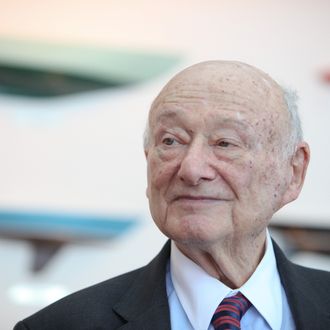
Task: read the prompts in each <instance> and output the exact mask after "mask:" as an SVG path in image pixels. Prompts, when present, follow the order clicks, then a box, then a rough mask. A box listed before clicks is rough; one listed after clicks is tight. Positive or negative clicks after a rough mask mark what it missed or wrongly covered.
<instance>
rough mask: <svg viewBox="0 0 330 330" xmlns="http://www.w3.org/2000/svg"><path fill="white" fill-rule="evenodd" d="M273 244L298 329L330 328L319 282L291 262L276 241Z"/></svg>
mask: <svg viewBox="0 0 330 330" xmlns="http://www.w3.org/2000/svg"><path fill="white" fill-rule="evenodd" d="M273 245H274V251H275V256H276V260H277V267H278V271H279V274H280V277H281V281H282V285H283V287H284V290H285V293H286V295H287V299H288V302H289V305H290V309H291V312H292V316H293V319H294V321H295V324H296V327H297V329H299V330H310V329H319V330H321V329H329V315H328V314H329V311H327V310H326V308H327V307H326V306H324V305H323V303H324V301H323V299H320V297H319V296H318V295H317V293H316V291H315V287H316V286H317V284H316V285H315V283H313V278H311V276H310V273H308V272H306V271H304V268H303V267H300V266H298V265H295V264H293V263H292V262H290V261H289V260H288V259H287V258H286V257H285V255H284V254H283V252H282V251H281V249H280V248H279V247H278V245H277V244H276V243H275V242H274V241H273ZM311 283H313V284H314V285H315V286H312V285H311Z"/></svg>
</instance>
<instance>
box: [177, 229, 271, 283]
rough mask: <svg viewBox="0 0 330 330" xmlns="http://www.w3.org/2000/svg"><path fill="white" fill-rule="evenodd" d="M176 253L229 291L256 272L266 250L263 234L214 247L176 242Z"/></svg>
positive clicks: (223, 241)
mask: <svg viewBox="0 0 330 330" xmlns="http://www.w3.org/2000/svg"><path fill="white" fill-rule="evenodd" d="M176 245H177V247H178V249H179V250H180V251H181V252H182V253H183V254H184V255H185V256H186V257H188V258H189V259H191V260H192V261H194V262H195V263H196V264H197V265H199V266H200V267H201V268H203V269H204V270H205V271H206V272H207V273H208V274H209V275H210V276H212V277H215V278H217V279H218V280H219V281H221V282H222V283H224V284H225V285H227V286H228V287H230V288H232V289H237V288H239V287H241V286H242V285H243V284H244V283H245V282H246V281H247V280H248V279H249V278H250V276H251V275H252V274H253V272H254V271H255V270H256V268H257V266H258V264H259V263H260V261H261V259H262V257H263V255H264V253H265V246H266V231H263V232H262V233H260V234H259V235H258V236H257V237H253V238H252V237H250V238H244V239H242V238H237V237H231V238H230V239H226V240H221V241H220V242H216V243H213V244H202V245H201V244H198V245H197V246H196V245H195V244H185V243H179V242H176Z"/></svg>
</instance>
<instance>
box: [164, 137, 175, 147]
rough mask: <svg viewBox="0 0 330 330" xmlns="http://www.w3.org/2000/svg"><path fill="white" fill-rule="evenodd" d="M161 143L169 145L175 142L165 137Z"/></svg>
mask: <svg viewBox="0 0 330 330" xmlns="http://www.w3.org/2000/svg"><path fill="white" fill-rule="evenodd" d="M162 143H164V144H166V145H167V146H171V145H172V144H174V143H175V139H173V138H170V137H166V138H164V139H163V140H162Z"/></svg>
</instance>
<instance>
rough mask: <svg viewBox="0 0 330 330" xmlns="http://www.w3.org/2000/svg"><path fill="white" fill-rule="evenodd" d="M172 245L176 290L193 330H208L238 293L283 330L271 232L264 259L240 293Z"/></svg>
mask: <svg viewBox="0 0 330 330" xmlns="http://www.w3.org/2000/svg"><path fill="white" fill-rule="evenodd" d="M171 244H172V246H171V257H170V272H171V277H172V282H173V286H174V289H175V291H176V294H177V296H178V298H179V300H180V303H181V305H182V307H183V309H184V311H185V312H186V314H187V317H188V319H189V321H190V323H191V325H192V326H193V328H194V329H207V328H208V326H209V324H210V320H211V318H212V316H213V313H214V311H215V309H216V308H217V307H218V305H219V303H220V302H221V301H222V300H223V299H224V298H225V297H226V296H230V295H233V294H235V293H236V292H237V291H240V292H242V293H243V294H244V295H245V296H246V297H247V298H248V299H249V300H250V301H251V303H252V305H253V306H254V307H255V308H256V309H257V311H258V312H259V313H260V314H261V315H262V317H263V318H264V319H265V320H266V321H267V323H268V324H269V325H270V327H271V328H272V329H279V328H280V327H281V323H282V293H281V282H280V278H279V275H278V271H277V267H276V259H275V255H274V250H273V244H272V241H271V238H270V235H269V233H268V231H267V241H266V251H265V255H264V257H263V258H262V260H261V262H260V263H259V265H258V267H257V269H256V270H255V272H254V273H253V274H252V276H251V277H250V278H249V279H248V281H247V282H246V283H245V284H244V285H243V286H242V287H241V288H239V289H237V290H232V289H231V288H229V287H228V286H226V285H225V284H223V283H222V282H220V281H219V280H217V279H216V278H214V277H212V276H210V275H209V274H208V273H206V272H205V271H204V270H203V269H202V268H201V267H200V266H198V265H197V264H195V263H194V262H193V261H192V260H190V259H189V258H187V257H186V256H185V255H184V254H182V253H181V251H180V250H179V249H178V248H177V247H176V245H175V243H174V242H173V241H172V243H171ZM265 302H266V303H265ZM279 306H280V308H279Z"/></svg>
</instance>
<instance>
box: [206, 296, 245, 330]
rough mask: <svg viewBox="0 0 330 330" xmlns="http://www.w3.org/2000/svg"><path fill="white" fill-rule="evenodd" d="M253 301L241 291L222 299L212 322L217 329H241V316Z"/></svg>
mask: <svg viewBox="0 0 330 330" xmlns="http://www.w3.org/2000/svg"><path fill="white" fill-rule="evenodd" d="M250 306H251V303H250V302H249V301H248V300H247V298H245V297H244V296H243V295H242V294H241V293H240V292H238V293H237V294H236V295H235V296H232V297H228V298H225V299H224V300H222V302H221V303H220V305H219V306H218V308H217V309H216V311H215V312H214V315H213V317H212V320H211V323H212V325H213V326H214V329H215V330H239V329H241V318H242V317H243V315H244V314H245V312H246V311H247V310H248V309H249V308H250Z"/></svg>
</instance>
